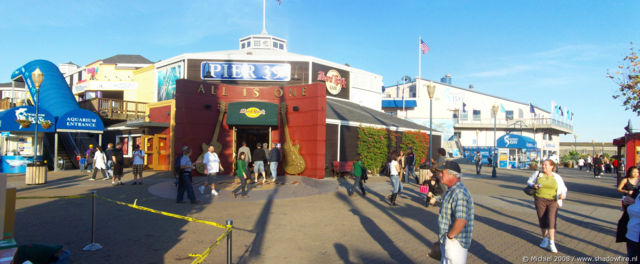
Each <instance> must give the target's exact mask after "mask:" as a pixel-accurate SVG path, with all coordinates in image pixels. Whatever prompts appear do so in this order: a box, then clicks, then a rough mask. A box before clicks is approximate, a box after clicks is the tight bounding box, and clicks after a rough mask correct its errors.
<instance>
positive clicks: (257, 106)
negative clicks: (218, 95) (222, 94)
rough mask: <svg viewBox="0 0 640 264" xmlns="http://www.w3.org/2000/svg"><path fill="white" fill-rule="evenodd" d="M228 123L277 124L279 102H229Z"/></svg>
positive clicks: (246, 124)
mask: <svg viewBox="0 0 640 264" xmlns="http://www.w3.org/2000/svg"><path fill="white" fill-rule="evenodd" d="M227 124H228V125H245V126H248V125H254V126H255V125H258V126H277V125H278V104H274V103H266V102H233V103H229V107H228V112H227Z"/></svg>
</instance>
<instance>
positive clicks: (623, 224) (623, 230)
mask: <svg viewBox="0 0 640 264" xmlns="http://www.w3.org/2000/svg"><path fill="white" fill-rule="evenodd" d="M639 175H640V174H639V173H638V168H637V167H636V166H632V167H631V168H629V170H627V174H626V175H625V177H624V178H623V179H622V180H621V181H620V184H619V185H618V189H617V191H618V192H620V193H622V200H621V201H622V216H621V217H620V219H619V220H618V226H617V229H616V242H626V241H627V239H626V237H625V236H626V234H627V224H628V223H629V213H628V211H627V207H628V205H630V204H633V201H634V200H635V198H636V196H637V195H638V189H637V186H638V179H639Z"/></svg>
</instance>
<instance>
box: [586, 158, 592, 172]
mask: <svg viewBox="0 0 640 264" xmlns="http://www.w3.org/2000/svg"><path fill="white" fill-rule="evenodd" d="M586 165H587V171H591V170H592V169H593V158H591V155H587V160H586Z"/></svg>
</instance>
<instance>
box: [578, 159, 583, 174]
mask: <svg viewBox="0 0 640 264" xmlns="http://www.w3.org/2000/svg"><path fill="white" fill-rule="evenodd" d="M582 167H584V159H583V158H582V157H580V159H578V168H579V169H580V170H581V171H582Z"/></svg>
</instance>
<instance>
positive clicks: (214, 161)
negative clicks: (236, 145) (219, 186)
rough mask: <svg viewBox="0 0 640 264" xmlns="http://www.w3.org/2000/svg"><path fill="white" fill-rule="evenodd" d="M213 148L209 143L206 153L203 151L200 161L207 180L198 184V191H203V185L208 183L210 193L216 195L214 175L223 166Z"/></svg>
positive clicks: (221, 169)
mask: <svg viewBox="0 0 640 264" xmlns="http://www.w3.org/2000/svg"><path fill="white" fill-rule="evenodd" d="M215 150H216V149H215V147H214V146H213V145H210V146H209V148H208V149H207V153H205V154H204V157H203V158H202V163H204V165H205V168H204V174H205V175H207V182H206V183H204V184H202V186H200V193H204V190H205V188H206V187H205V185H209V186H211V194H213V195H214V196H217V195H218V191H216V184H215V177H216V175H217V174H218V173H219V172H221V171H224V168H222V163H221V162H220V158H219V157H218V154H217V153H216V151H215Z"/></svg>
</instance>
